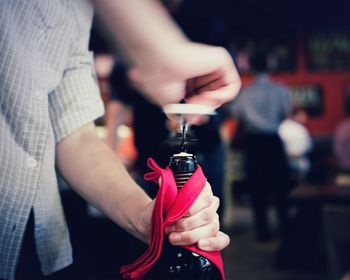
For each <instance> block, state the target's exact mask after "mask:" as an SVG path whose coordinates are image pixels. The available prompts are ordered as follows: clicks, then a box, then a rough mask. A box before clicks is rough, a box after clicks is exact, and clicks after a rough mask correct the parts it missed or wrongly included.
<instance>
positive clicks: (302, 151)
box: [278, 107, 313, 185]
mask: <svg viewBox="0 0 350 280" xmlns="http://www.w3.org/2000/svg"><path fill="white" fill-rule="evenodd" d="M307 118H308V116H307V112H306V111H305V109H304V108H302V107H295V108H293V110H292V113H291V114H290V116H289V118H287V119H286V120H284V121H283V122H282V123H281V125H280V127H279V129H278V133H279V135H280V137H281V138H282V140H283V143H284V147H285V149H286V153H287V156H288V162H289V167H290V171H291V172H290V179H291V182H292V184H293V185H295V184H298V183H300V182H302V181H303V180H304V179H305V178H306V176H307V174H308V172H309V170H310V159H309V155H310V153H311V151H312V148H313V142H312V138H311V135H310V132H309V130H308V129H307V127H306V126H305V122H306V120H307Z"/></svg>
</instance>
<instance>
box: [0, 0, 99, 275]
mask: <svg viewBox="0 0 350 280" xmlns="http://www.w3.org/2000/svg"><path fill="white" fill-rule="evenodd" d="M92 13H93V10H92V7H90V5H89V4H88V1H85V0H74V1H71V0H60V1H58V0H56V1H43V0H25V1H21V0H3V1H1V8H0V279H14V275H15V269H16V263H17V260H18V257H19V252H20V248H21V242H22V238H23V234H24V230H25V227H26V224H27V220H28V217H29V213H30V211H31V209H33V210H34V216H35V240H36V249H37V253H38V256H39V259H40V263H41V268H42V271H43V273H44V274H45V275H47V274H50V273H52V272H54V271H57V270H59V269H61V268H63V267H65V266H67V265H69V264H70V263H71V262H72V250H71V246H70V241H69V234H68V230H67V226H66V222H65V218H64V215H63V210H62V206H61V202H60V198H59V192H58V187H57V175H56V172H55V145H56V143H58V142H59V141H60V140H62V139H63V138H64V137H66V136H68V135H69V134H71V133H72V132H74V131H75V130H76V129H77V128H79V127H81V126H82V125H84V124H87V123H89V122H91V121H93V120H94V119H96V118H97V117H99V116H101V115H102V114H103V112H104V111H103V110H104V109H103V103H102V101H101V98H100V95H99V91H98V86H97V83H96V78H95V74H94V73H95V72H94V68H93V57H92V54H91V53H90V52H89V51H88V42H89V33H90V32H89V31H90V28H91V19H92Z"/></svg>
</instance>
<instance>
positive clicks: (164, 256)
mask: <svg viewBox="0 0 350 280" xmlns="http://www.w3.org/2000/svg"><path fill="white" fill-rule="evenodd" d="M169 166H170V169H171V170H172V171H173V173H174V177H175V181H176V184H177V187H178V190H179V191H180V190H181V188H182V186H183V185H184V184H185V183H186V181H187V180H188V179H189V178H190V177H191V175H192V174H193V172H194V171H195V170H196V168H197V162H196V159H195V157H194V156H193V155H192V154H187V153H180V154H175V155H173V156H172V157H171V159H170V163H169ZM146 279H147V280H156V279H162V280H189V279H198V280H219V279H221V275H220V272H219V270H218V269H217V267H216V266H215V265H213V264H212V263H211V262H210V261H209V260H208V259H206V258H204V257H202V256H200V255H198V254H196V253H194V252H191V251H189V250H186V249H184V248H182V247H179V246H173V245H171V244H170V243H169V241H168V237H167V236H164V241H163V246H162V252H161V255H160V257H159V259H158V260H157V262H156V263H155V265H154V266H153V267H152V268H151V270H150V271H149V273H148V274H147V276H146Z"/></svg>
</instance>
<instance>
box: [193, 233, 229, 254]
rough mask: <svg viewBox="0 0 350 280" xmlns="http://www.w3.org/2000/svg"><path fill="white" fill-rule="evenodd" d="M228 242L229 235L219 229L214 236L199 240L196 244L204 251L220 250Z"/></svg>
mask: <svg viewBox="0 0 350 280" xmlns="http://www.w3.org/2000/svg"><path fill="white" fill-rule="evenodd" d="M229 244H230V237H229V236H228V235H227V234H225V233H223V232H222V231H219V232H218V234H217V235H216V237H210V238H205V239H202V240H199V241H198V243H197V245H198V247H199V248H200V249H202V250H204V251H221V250H223V249H224V248H226V247H227V246H228V245H229Z"/></svg>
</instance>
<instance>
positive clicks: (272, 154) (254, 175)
mask: <svg viewBox="0 0 350 280" xmlns="http://www.w3.org/2000/svg"><path fill="white" fill-rule="evenodd" d="M252 65H253V66H254V69H255V71H256V77H255V79H254V81H253V82H252V83H251V84H250V85H248V86H247V87H245V88H243V89H242V90H241V92H240V94H239V96H238V98H237V99H236V100H235V101H234V102H232V106H231V112H232V114H233V116H234V117H235V118H237V119H238V120H239V121H240V122H241V123H242V126H243V131H244V133H245V135H244V149H245V151H244V152H245V169H246V170H245V174H246V184H247V188H248V193H249V194H250V197H251V201H252V207H253V211H254V218H255V226H256V238H257V240H259V241H262V242H263V241H268V240H270V238H271V230H270V226H269V221H268V215H267V214H268V212H267V211H268V208H269V205H270V201H272V202H273V203H274V205H275V206H276V208H277V213H278V217H279V223H280V225H279V226H280V230H281V231H284V230H285V227H286V223H287V207H286V193H287V189H288V164H287V158H286V154H285V151H284V147H283V144H282V141H281V139H280V137H279V135H278V127H279V126H280V124H281V122H282V121H283V120H284V119H285V118H286V116H288V115H289V113H290V110H291V103H290V99H289V96H288V89H287V87H285V86H284V85H282V84H279V83H277V82H274V81H272V80H271V79H270V78H269V76H268V74H267V63H266V55H265V53H263V52H258V53H257V54H256V56H255V57H253V60H252Z"/></svg>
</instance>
